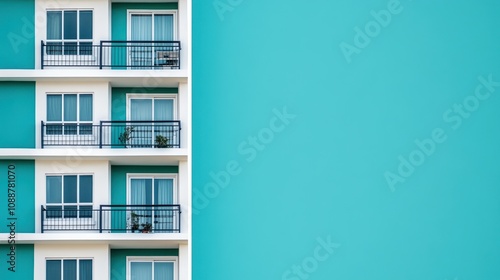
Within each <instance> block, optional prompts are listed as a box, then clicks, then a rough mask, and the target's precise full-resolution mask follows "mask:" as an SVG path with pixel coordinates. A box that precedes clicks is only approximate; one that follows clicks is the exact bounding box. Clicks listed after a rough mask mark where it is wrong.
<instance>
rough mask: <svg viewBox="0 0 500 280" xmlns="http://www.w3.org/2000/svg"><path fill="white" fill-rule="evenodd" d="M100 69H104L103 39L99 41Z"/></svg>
mask: <svg viewBox="0 0 500 280" xmlns="http://www.w3.org/2000/svg"><path fill="white" fill-rule="evenodd" d="M99 69H102V41H100V42H99Z"/></svg>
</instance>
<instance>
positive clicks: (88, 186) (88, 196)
mask: <svg viewBox="0 0 500 280" xmlns="http://www.w3.org/2000/svg"><path fill="white" fill-rule="evenodd" d="M80 202H83V203H90V202H92V175H82V176H80Z"/></svg>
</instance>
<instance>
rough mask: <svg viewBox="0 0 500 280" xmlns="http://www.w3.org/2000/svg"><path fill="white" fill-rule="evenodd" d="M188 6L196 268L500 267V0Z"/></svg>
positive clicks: (436, 270)
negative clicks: (409, 165) (406, 163)
mask: <svg viewBox="0 0 500 280" xmlns="http://www.w3.org/2000/svg"><path fill="white" fill-rule="evenodd" d="M398 3H399V4H398ZM388 4H389V5H396V6H397V7H398V8H397V10H398V11H399V10H400V9H401V8H400V7H402V10H401V11H400V12H399V13H398V14H393V13H391V15H390V16H391V19H390V22H389V23H387V22H388V21H389V20H388V16H387V12H379V11H381V10H385V11H387V9H388ZM264 7H265V8H264ZM193 9H194V11H193V13H194V14H193V19H194V20H193V44H194V45H193V63H194V64H193V75H194V76H193V118H194V119H193V156H194V158H193V188H194V197H193V199H194V201H193V203H194V206H195V209H194V212H195V213H194V214H193V279H194V280H230V279H239V280H253V279H281V280H287V279H288V280H299V279H300V280H302V279H311V280H316V279H320V280H323V279H325V280H329V279H337V280H364V279H377V280H379V279H384V280H400V279H405V280H420V279H428V280H446V279H448V280H455V279H456V280H464V279H500V265H498V264H499V263H500V238H498V237H499V236H500V222H499V221H500V187H499V186H500V172H499V168H500V164H499V159H500V145H499V143H500V129H499V128H500V110H499V109H498V108H500V87H499V84H498V83H500V63H499V62H500V51H499V50H500V28H498V27H499V26H500V17H499V16H498V14H499V11H500V1H497V0H483V1H474V2H472V1H452V0H443V1H433V0H419V1H415V0H413V1H410V0H401V1H399V2H398V1H390V0H371V1H366V0H350V1H347V0H345V1H331V0H322V1H312V2H311V5H309V7H308V8H305V7H304V1H298V0H289V1H264V0H254V1H249V0H247V1H228V0H220V1H205V0H193ZM372 11H373V12H372ZM373 14H375V17H376V18H378V21H381V22H383V23H384V25H385V26H382V25H381V24H378V23H377V20H376V19H375V17H374V16H373ZM367 25H368V28H369V31H368V32H369V33H370V34H372V35H373V36H372V37H369V38H368V39H363V38H364V37H366V36H368V35H366V34H365V35H360V34H358V35H357V31H356V30H357V29H356V27H358V28H359V29H361V30H365V27H366V26H367ZM377 28H378V29H377ZM363 33H366V31H363ZM355 39H356V40H355ZM342 42H345V43H346V44H349V45H352V46H356V42H357V46H358V47H356V48H357V49H356V50H355V52H354V53H353V54H352V55H350V56H348V57H349V58H350V59H351V62H350V63H349V62H348V61H347V59H346V56H344V54H343V52H342V50H341V48H340V45H341V44H342ZM368 42H369V43H368ZM490 74H491V75H492V76H491V77H492V78H491V79H492V80H493V81H494V83H492V82H490V83H489V88H488V87H486V86H484V85H483V86H482V87H480V94H482V96H483V97H481V98H483V100H480V102H479V104H476V101H477V99H475V98H474V96H475V90H476V87H478V86H481V85H482V83H485V84H488V83H487V82H481V81H479V79H478V78H479V77H480V76H483V77H485V79H486V80H488V76H489V75H490ZM493 84H494V86H493ZM490 90H494V91H493V92H490ZM490 93H491V95H490V96H489V98H485V97H484V96H488V94H490ZM464 101H465V102H468V103H467V104H466V105H464V104H463V103H464ZM455 104H457V106H458V107H456V108H460V106H462V108H465V107H468V108H471V110H470V111H469V110H468V109H463V110H466V111H465V113H464V116H463V117H462V116H460V115H459V113H457V112H454V111H455V110H458V109H455V108H454V107H455ZM459 104H461V105H459ZM285 108H286V110H284V109H285ZM273 109H276V110H277V111H273ZM449 110H451V111H449ZM283 111H286V114H291V115H293V116H286V114H285V113H284V112H283ZM446 114H447V115H448V117H452V118H453V119H452V120H451V121H450V120H448V121H447V120H445V118H444V117H443V115H446ZM279 117H282V118H285V117H286V119H285V120H286V122H284V121H283V120H282V119H280V118H279ZM460 121H461V123H460V125H459V122H460ZM436 128H441V129H442V130H443V131H444V133H445V135H446V136H447V138H446V140H445V142H442V143H436V142H435V141H434V140H433V142H434V144H435V145H436V146H435V149H434V151H433V152H432V153H431V151H432V149H431V147H432V144H429V143H430V142H429V141H426V143H427V144H426V149H427V153H429V154H430V156H427V155H426V154H424V155H425V162H424V163H421V164H420V165H419V166H418V167H416V168H415V169H414V170H413V172H410V171H409V170H408V171H407V172H406V173H404V172H403V173H404V174H403V175H405V176H404V177H402V178H403V179H404V182H398V183H397V184H396V185H395V186H394V189H395V191H394V192H393V191H392V190H391V188H390V187H389V185H388V183H387V181H386V178H385V176H384V175H385V173H386V172H387V171H389V172H392V173H395V174H399V172H398V166H399V165H400V160H399V159H398V157H399V156H400V155H401V156H403V157H404V158H405V159H407V160H408V158H409V156H410V154H412V155H413V156H414V157H415V158H416V159H418V157H419V156H420V154H419V153H418V152H417V153H414V152H413V151H415V150H417V151H419V150H420V151H421V153H423V152H422V150H421V149H420V148H419V147H418V146H417V144H416V143H415V140H420V141H422V140H424V139H428V138H431V137H432V133H433V131H434V130H435V129H436ZM273 129H274V130H273ZM270 131H271V132H270ZM437 131H438V132H440V131H439V130H437ZM259 135H260V136H259ZM210 136H214V137H210ZM255 138H257V140H254V139H255ZM438 138H439V137H438ZM261 139H263V140H264V141H262V140H261ZM255 142H256V143H255ZM233 161H235V162H236V163H238V164H239V167H240V169H237V170H236V171H233V167H234V166H235V162H233ZM414 161H415V159H414ZM417 162H418V161H417ZM419 163H420V162H419ZM228 164H229V168H228ZM228 169H229V170H230V171H231V172H232V174H236V175H228V174H229V172H228V171H227V170H228ZM238 171H240V172H238ZM408 174H411V175H408ZM406 175H408V176H406ZM214 178H218V179H214ZM200 194H201V195H200ZM329 236H330V241H331V242H332V243H337V244H340V247H338V248H335V247H334V245H331V246H332V247H333V248H330V247H328V248H329V249H331V251H332V252H331V253H329V252H327V251H324V250H323V249H321V248H322V247H321V248H320V251H319V253H320V254H321V255H319V257H320V258H316V256H315V249H316V248H318V246H321V243H320V241H318V240H323V241H324V240H326V241H328V237H329ZM291 248H293V249H291ZM325 255H326V256H327V257H328V258H327V259H324V258H323V257H325ZM294 266H296V267H298V268H296V269H300V270H301V271H302V274H301V275H300V276H299V275H298V274H295V273H294V272H293V269H294ZM256 268H258V269H256ZM306 277H308V278H306Z"/></svg>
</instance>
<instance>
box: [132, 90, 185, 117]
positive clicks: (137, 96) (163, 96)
mask: <svg viewBox="0 0 500 280" xmlns="http://www.w3.org/2000/svg"><path fill="white" fill-rule="evenodd" d="M126 96H127V104H126V105H125V106H126V108H127V120H130V119H131V115H132V106H131V104H132V99H151V100H152V101H153V105H152V106H153V108H152V110H151V113H152V115H151V120H150V121H153V115H154V100H155V99H171V100H173V102H172V107H173V108H172V109H173V112H172V120H176V119H177V118H178V117H177V106H178V105H177V94H172V93H157V94H134V93H127V94H126Z"/></svg>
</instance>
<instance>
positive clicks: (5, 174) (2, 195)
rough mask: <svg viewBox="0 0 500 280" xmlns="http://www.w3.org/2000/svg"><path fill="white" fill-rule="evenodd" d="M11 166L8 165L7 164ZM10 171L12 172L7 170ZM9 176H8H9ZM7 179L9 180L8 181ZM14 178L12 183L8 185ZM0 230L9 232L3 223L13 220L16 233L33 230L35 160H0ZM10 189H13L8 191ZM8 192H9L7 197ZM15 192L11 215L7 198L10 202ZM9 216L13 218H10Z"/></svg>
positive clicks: (6, 223)
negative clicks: (0, 187) (0, 189)
mask: <svg viewBox="0 0 500 280" xmlns="http://www.w3.org/2000/svg"><path fill="white" fill-rule="evenodd" d="M11 165H12V166H13V168H12V167H9V166H11ZM9 171H12V172H9ZM9 176H10V177H9ZM9 179H11V181H10V182H9ZM12 180H14V181H15V182H14V185H13V186H11V187H9V184H12ZM0 182H1V186H2V192H0V209H1V211H0V224H1V226H0V232H4V233H5V232H10V229H9V228H8V227H6V226H5V225H9V224H10V222H15V232H16V233H33V232H35V221H38V220H39V219H35V207H36V205H35V161H33V160H0ZM8 189H12V190H14V191H9V190H8ZM9 193H10V194H11V195H10V197H9ZM12 194H15V202H14V203H15V206H14V207H13V208H15V209H14V212H13V213H12V214H13V215H11V212H10V210H11V208H12V205H10V206H11V207H9V199H11V201H10V202H12V198H13V197H12ZM11 218H14V219H13V220H11Z"/></svg>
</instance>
